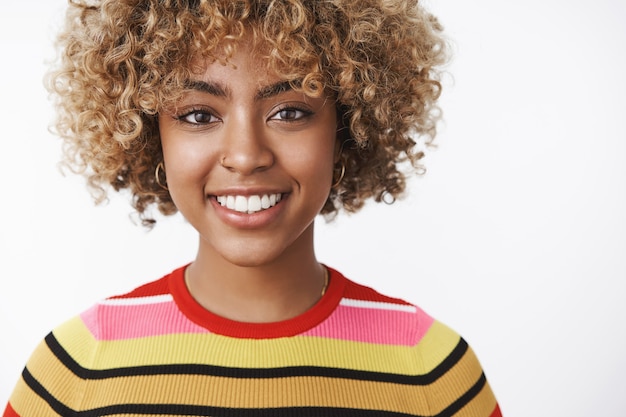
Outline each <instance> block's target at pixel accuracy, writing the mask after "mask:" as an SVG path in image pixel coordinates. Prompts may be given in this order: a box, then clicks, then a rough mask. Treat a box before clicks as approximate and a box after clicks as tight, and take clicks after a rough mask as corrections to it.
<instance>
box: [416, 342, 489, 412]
mask: <svg viewBox="0 0 626 417" xmlns="http://www.w3.org/2000/svg"><path fill="white" fill-rule="evenodd" d="M482 374H483V370H482V368H481V366H480V364H479V363H478V360H477V359H476V355H475V354H474V352H473V351H472V349H471V348H469V349H468V350H467V351H466V352H465V354H464V355H463V357H462V358H461V360H459V362H458V363H457V364H456V365H455V366H454V367H452V368H451V369H450V370H449V371H448V372H446V373H445V374H444V375H443V376H442V377H441V378H439V379H438V380H437V381H435V382H433V383H432V384H430V385H428V386H427V387H426V389H427V397H428V401H429V403H430V405H431V407H432V410H433V411H434V414H438V413H440V412H441V411H443V410H445V409H446V408H447V407H448V406H449V405H450V404H452V403H453V402H454V401H456V400H457V399H458V398H459V397H460V396H461V395H463V393H465V392H467V391H469V390H470V389H471V388H472V387H473V386H474V385H475V384H476V383H477V382H478V381H479V379H480V378H481V377H482ZM475 415H481V414H475Z"/></svg>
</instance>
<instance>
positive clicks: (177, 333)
mask: <svg viewBox="0 0 626 417" xmlns="http://www.w3.org/2000/svg"><path fill="white" fill-rule="evenodd" d="M440 31H441V28H440V26H439V25H438V23H437V21H436V20H435V19H434V18H433V17H432V16H430V15H429V14H428V13H427V12H426V11H424V10H423V9H422V8H421V7H420V6H418V5H417V2H416V1H386V2H381V1H374V0H367V1H365V0H359V1H353V0H335V1H308V0H301V1H300V0H290V1H286V0H283V1H271V0H265V1H238V2H233V1H231V0H206V1H192V0H188V1H184V0H178V1H175V0H125V1H119V0H118V1H102V2H97V4H95V5H94V4H92V3H87V4H82V3H78V2H71V4H70V7H69V11H68V15H67V22H66V30H65V32H64V33H62V34H61V35H60V38H59V40H60V45H61V47H62V51H63V54H62V58H61V60H60V64H59V66H58V68H57V70H56V71H55V72H54V73H52V75H51V81H52V82H51V89H52V91H53V92H54V93H55V94H56V97H57V99H58V101H57V105H58V108H59V118H58V122H57V129H58V131H59V134H60V135H61V136H62V137H63V138H64V139H65V141H66V148H65V155H66V158H67V160H66V162H67V163H68V164H69V165H70V166H71V167H72V168H74V169H76V170H78V171H80V172H83V173H84V174H85V175H86V176H87V178H88V181H89V184H90V186H91V187H92V190H93V191H94V192H95V194H96V197H97V198H103V197H104V195H105V192H106V187H108V186H112V187H113V188H114V189H115V190H122V189H128V190H130V192H131V193H132V196H133V199H132V203H133V205H134V207H135V209H136V210H137V211H138V213H139V214H140V216H141V217H142V219H143V221H144V224H145V225H147V226H152V225H154V220H153V219H151V218H150V216H149V207H150V206H152V205H156V207H157V208H158V209H159V210H160V211H161V212H162V213H164V214H172V213H174V212H176V211H180V212H181V213H182V215H183V216H184V217H185V218H186V219H187V220H188V221H189V223H190V224H191V225H192V226H193V227H194V228H195V229H196V230H197V231H198V234H199V245H198V252H197V255H196V258H195V260H194V261H193V262H192V263H190V264H189V265H186V266H183V267H181V268H179V269H177V270H175V271H173V272H172V273H170V274H168V275H166V276H164V277H162V278H160V279H158V280H156V281H154V282H151V283H148V284H146V285H144V286H142V287H139V288H137V289H136V290H134V291H132V292H130V293H128V294H125V295H121V296H116V297H111V298H109V299H107V300H105V301H103V302H101V303H98V304H97V305H95V306H94V307H93V308H91V309H90V310H88V311H86V312H84V313H83V314H81V315H80V316H78V317H76V318H74V319H72V320H70V321H68V322H67V323H65V324H63V325H62V326H60V327H58V328H57V329H55V330H54V331H53V332H51V333H50V334H49V335H48V336H47V337H46V338H45V340H44V341H43V342H42V343H41V345H40V346H39V347H38V348H37V350H36V351H35V352H34V354H33V356H32V358H31V359H30V361H29V362H28V364H27V366H26V368H25V370H24V372H23V374H22V377H21V378H20V380H19V382H18V385H17V387H16V389H15V391H14V394H13V395H12V397H11V399H10V402H9V404H8V405H7V408H6V411H5V413H4V416H5V417H14V416H21V417H27V416H70V415H72V416H74V415H89V416H102V415H177V416H178V415H203V416H205V415H206V416H208V415H211V416H245V415H254V416H257V415H268V416H338V415H341V416H344V415H358V416H362V415H381V416H382V415H389V416H391V415H407V416H431V415H438V416H453V415H455V416H484V417H495V416H500V415H501V414H500V411H499V407H498V405H497V402H496V400H495V397H494V396H493V394H492V392H491V389H490V387H489V385H488V383H487V381H486V379H485V375H484V373H483V372H482V369H481V367H480V365H479V362H478V360H477V359H476V357H475V355H474V354H473V352H472V350H471V348H469V346H468V345H467V344H466V343H465V341H464V340H463V339H462V338H460V337H459V336H458V335H457V334H456V333H455V332H454V331H452V330H450V329H449V328H447V327H446V326H444V325H443V324H442V323H440V322H438V321H436V320H434V319H433V318H431V317H430V316H429V315H427V314H426V313H425V312H423V311H422V310H420V309H419V308H418V307H416V306H413V305H411V304H409V303H407V302H405V301H402V300H400V299H397V298H391V297H387V296H384V295H382V294H379V293H377V292H376V291H374V290H372V289H370V288H367V287H364V286H361V285H359V284H356V283H355V282H353V281H351V280H349V279H348V278H346V277H344V276H343V275H342V274H341V273H339V272H338V271H336V270H333V269H331V268H329V267H327V266H325V265H322V264H321V263H319V262H318V260H317V258H316V256H315V250H314V244H313V225H314V219H315V217H316V216H317V215H318V214H320V213H321V214H324V215H326V216H332V215H334V214H335V213H336V212H337V211H338V210H339V209H341V208H343V209H344V210H347V211H357V210H358V209H359V208H360V207H361V206H362V205H363V203H364V201H365V200H366V199H368V198H370V197H373V198H374V199H375V200H377V201H380V200H381V199H383V198H384V197H385V195H387V196H389V197H391V198H394V197H396V196H398V195H399V194H400V193H401V192H402V191H403V190H404V186H405V183H404V175H403V174H402V173H401V172H400V170H399V166H400V165H401V164H402V163H403V162H405V161H408V162H409V163H410V164H411V165H413V166H414V167H416V168H420V165H419V160H420V158H421V156H422V154H421V153H420V152H419V151H417V148H418V146H417V144H416V141H415V138H417V137H422V138H425V140H430V139H432V138H433V137H434V134H435V124H436V121H437V107H436V99H437V97H438V95H439V92H440V84H439V82H438V81H437V72H436V67H437V66H438V65H440V64H442V63H443V62H444V60H445V54H444V48H443V44H444V43H443V40H442V37H441V35H440Z"/></svg>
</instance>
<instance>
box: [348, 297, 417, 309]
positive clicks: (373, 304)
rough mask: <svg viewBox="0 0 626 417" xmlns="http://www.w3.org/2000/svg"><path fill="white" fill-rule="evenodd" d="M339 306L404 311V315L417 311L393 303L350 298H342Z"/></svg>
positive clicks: (405, 305) (410, 307)
mask: <svg viewBox="0 0 626 417" xmlns="http://www.w3.org/2000/svg"><path fill="white" fill-rule="evenodd" d="M340 304H341V305H342V306H346V307H359V308H372V309H376V310H393V311H404V312H406V313H415V312H417V309H416V308H415V306H412V305H409V304H393V303H383V302H380V301H365V300H354V299H352V298H344V299H342V300H341V303H340Z"/></svg>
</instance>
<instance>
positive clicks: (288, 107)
mask: <svg viewBox="0 0 626 417" xmlns="http://www.w3.org/2000/svg"><path fill="white" fill-rule="evenodd" d="M285 111H290V112H300V113H302V115H300V116H299V117H296V118H293V119H282V118H281V119H274V118H275V117H276V116H277V115H279V114H280V113H282V112H285ZM312 114H313V112H312V111H311V110H309V109H305V108H302V107H300V106H296V105H292V104H288V105H285V106H283V107H280V108H279V109H278V110H276V111H275V112H274V114H272V116H271V117H270V120H279V121H283V122H287V123H293V122H298V121H301V120H303V119H306V118H308V117H310V116H311V115H312Z"/></svg>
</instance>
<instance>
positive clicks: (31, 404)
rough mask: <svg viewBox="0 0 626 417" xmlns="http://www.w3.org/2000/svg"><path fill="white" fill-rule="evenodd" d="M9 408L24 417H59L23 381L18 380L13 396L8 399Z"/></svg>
mask: <svg viewBox="0 0 626 417" xmlns="http://www.w3.org/2000/svg"><path fill="white" fill-rule="evenodd" d="M9 402H10V403H11V407H13V409H14V410H15V412H16V413H17V414H18V415H20V416H24V417H28V416H37V417H51V416H59V414H57V413H55V412H54V411H53V410H52V409H51V408H50V406H49V405H48V403H47V402H45V401H44V400H42V399H41V398H39V397H38V396H37V395H35V393H33V391H32V390H31V389H30V388H29V386H28V385H26V382H24V379H22V378H20V379H19V381H18V382H17V384H16V386H15V389H14V390H13V394H12V395H11V398H10V399H9Z"/></svg>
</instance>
